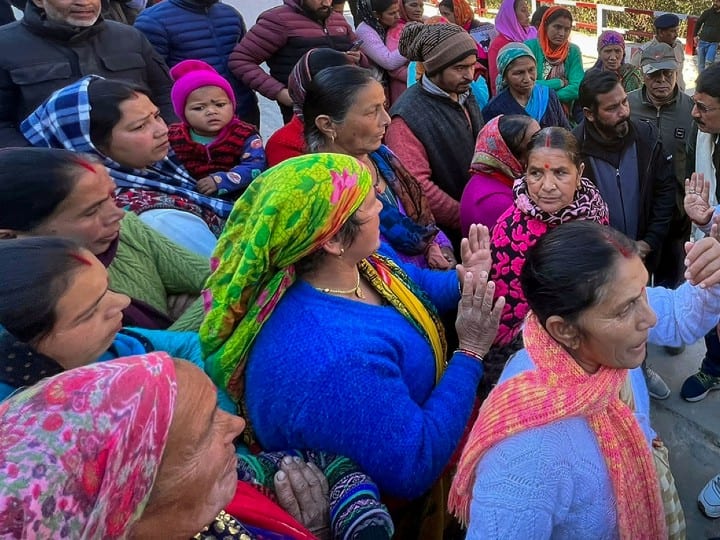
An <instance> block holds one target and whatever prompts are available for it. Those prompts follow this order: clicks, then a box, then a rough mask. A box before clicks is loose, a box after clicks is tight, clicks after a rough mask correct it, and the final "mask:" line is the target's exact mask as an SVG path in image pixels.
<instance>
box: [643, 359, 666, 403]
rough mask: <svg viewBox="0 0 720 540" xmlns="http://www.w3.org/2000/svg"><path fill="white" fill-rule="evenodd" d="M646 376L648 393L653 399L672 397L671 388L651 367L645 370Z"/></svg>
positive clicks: (646, 367)
mask: <svg viewBox="0 0 720 540" xmlns="http://www.w3.org/2000/svg"><path fill="white" fill-rule="evenodd" d="M643 373H644V374H645V382H646V383H647V387H648V393H649V394H650V397H651V398H653V399H667V398H669V397H670V388H669V387H668V385H667V384H665V381H664V380H663V378H662V377H661V376H660V375H658V374H657V373H656V372H655V371H654V370H653V369H651V368H650V366H645V368H644V369H643Z"/></svg>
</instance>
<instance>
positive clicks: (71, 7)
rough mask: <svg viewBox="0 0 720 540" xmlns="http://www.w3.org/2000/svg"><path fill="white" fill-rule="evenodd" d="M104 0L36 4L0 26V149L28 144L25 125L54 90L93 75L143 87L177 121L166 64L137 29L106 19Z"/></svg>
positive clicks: (43, 0) (165, 115) (41, 1)
mask: <svg viewBox="0 0 720 540" xmlns="http://www.w3.org/2000/svg"><path fill="white" fill-rule="evenodd" d="M100 10H101V5H100V0H72V1H71V2H68V1H67V0H33V1H30V2H28V3H27V6H26V7H25V13H24V17H23V19H22V20H20V21H17V22H14V23H10V24H8V25H5V26H2V27H0V50H2V51H6V54H4V55H3V56H2V57H0V148H4V147H8V146H27V144H28V143H27V142H26V141H25V139H24V138H23V136H22V135H21V134H20V132H19V131H18V129H17V127H18V125H19V124H20V122H21V121H22V120H23V119H24V118H25V117H26V116H27V115H28V114H29V113H31V112H32V111H33V110H34V109H35V108H36V107H37V106H38V105H40V104H41V103H42V102H43V101H44V100H45V99H46V98H47V97H48V96H50V94H52V92H54V91H55V90H57V89H59V88H62V87H64V86H66V85H68V84H70V83H72V82H75V81H76V80H78V79H80V78H81V77H83V76H85V75H89V74H95V75H100V76H102V77H106V78H112V79H122V80H125V81H128V82H131V83H135V84H139V85H143V86H145V87H147V88H148V89H149V90H150V93H151V97H152V99H153V101H154V102H155V104H156V105H157V106H158V107H159V108H160V111H161V114H162V116H163V118H164V119H165V120H166V121H168V122H170V121H175V119H176V118H175V114H174V113H173V110H172V104H171V103H170V89H171V87H172V82H171V80H170V75H169V73H168V69H167V66H166V65H165V62H163V60H162V59H161V58H160V57H159V56H158V55H157V53H156V52H155V50H154V49H153V47H152V45H150V43H149V42H148V41H147V39H145V37H144V36H143V35H142V34H141V33H140V32H139V31H138V30H136V29H135V28H133V27H131V26H128V25H125V24H122V23H118V22H114V21H105V20H103V19H102V17H101V16H100Z"/></svg>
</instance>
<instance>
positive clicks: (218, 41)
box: [134, 0, 259, 124]
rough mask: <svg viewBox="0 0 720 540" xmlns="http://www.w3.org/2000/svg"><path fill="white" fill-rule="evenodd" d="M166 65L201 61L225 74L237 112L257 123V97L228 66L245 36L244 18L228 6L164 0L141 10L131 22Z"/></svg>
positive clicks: (186, 0) (247, 119) (194, 0)
mask: <svg viewBox="0 0 720 540" xmlns="http://www.w3.org/2000/svg"><path fill="white" fill-rule="evenodd" d="M134 26H135V28H137V29H138V30H140V31H141V32H142V33H143V34H145V37H146V38H147V39H148V41H149V42H150V43H151V44H152V46H153V47H154V48H155V50H156V51H157V52H158V54H159V55H160V56H162V57H163V59H164V60H165V63H166V64H167V65H168V67H173V66H174V65H175V64H178V63H180V62H182V61H183V60H187V59H196V60H203V61H205V62H207V63H208V64H210V65H211V66H212V67H214V68H215V69H216V70H217V72H218V73H219V74H220V75H222V76H223V77H225V78H226V79H227V80H228V82H229V83H230V85H231V86H232V88H233V91H234V92H235V98H236V100H237V114H238V116H240V117H241V118H242V119H243V120H245V121H247V122H250V123H252V124H257V122H258V120H259V119H256V118H255V115H256V114H257V97H256V96H255V93H254V92H253V91H252V90H250V89H249V88H248V87H247V86H245V85H244V84H243V83H242V82H240V81H239V80H238V79H236V78H235V77H234V76H233V74H232V73H230V70H229V69H228V57H229V56H230V53H231V52H232V50H233V48H234V47H235V45H236V44H237V43H239V42H240V40H241V39H242V38H243V36H244V35H245V21H243V18H242V15H240V13H238V12H237V10H235V8H233V7H232V6H228V5H226V4H223V3H221V2H215V3H210V2H201V1H199V0H166V1H164V2H160V3H158V4H155V5H154V6H152V7H150V8H148V9H146V10H144V11H143V12H142V13H141V14H140V15H139V16H138V18H137V20H136V21H135V25H134Z"/></svg>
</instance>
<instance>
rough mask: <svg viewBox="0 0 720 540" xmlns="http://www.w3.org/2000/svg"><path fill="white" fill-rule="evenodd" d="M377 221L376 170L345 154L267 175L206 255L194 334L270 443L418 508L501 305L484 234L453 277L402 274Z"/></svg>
mask: <svg viewBox="0 0 720 540" xmlns="http://www.w3.org/2000/svg"><path fill="white" fill-rule="evenodd" d="M378 114H381V113H378ZM382 114H384V113H382ZM379 212H380V203H379V202H378V201H377V199H376V197H375V191H374V190H373V187H372V176H371V174H370V171H369V169H368V168H367V167H366V166H364V165H362V164H361V163H360V162H359V161H357V160H356V159H354V158H352V157H349V156H344V155H339V154H313V155H307V156H300V157H297V158H292V159H289V160H287V161H284V162H283V163H281V164H280V165H278V166H276V167H273V168H272V169H270V170H268V171H266V172H265V173H263V174H262V175H260V176H259V177H258V178H257V179H256V180H255V181H254V182H253V183H252V184H251V186H250V188H248V190H247V191H246V192H245V193H244V194H243V196H242V197H241V198H240V199H238V201H237V202H236V205H235V208H234V210H233V213H232V214H231V216H230V220H229V222H228V224H227V225H226V227H225V230H224V232H223V234H222V236H221V237H220V240H219V243H218V246H217V249H216V251H215V253H214V257H213V259H212V260H211V266H212V267H213V268H215V272H214V273H213V274H212V275H211V277H210V278H209V280H208V283H207V285H208V289H209V290H208V291H207V293H208V294H207V295H206V302H207V303H208V306H207V307H208V308H209V311H208V313H207V316H206V318H205V321H204V322H203V325H202V327H201V330H200V337H201V342H202V345H203V348H204V350H205V352H206V354H207V356H208V358H207V360H206V367H207V370H208V372H209V373H210V375H211V377H213V378H214V380H215V382H216V384H218V385H219V386H221V387H227V388H228V390H229V392H230V394H231V396H232V397H233V398H234V399H236V400H238V401H240V402H241V405H242V408H244V409H245V410H246V412H247V414H245V415H244V416H245V417H246V418H247V419H248V420H249V425H250V427H251V429H252V430H253V432H254V435H255V438H256V442H257V443H259V445H260V446H261V447H262V448H263V449H264V450H276V449H282V448H314V449H318V450H324V451H329V452H338V453H342V454H343V455H347V456H348V457H350V458H351V459H353V460H354V461H355V462H357V463H358V464H359V465H360V467H361V468H362V469H363V470H364V471H365V472H366V473H367V474H369V475H371V476H373V477H374V479H375V480H376V482H377V483H378V485H379V487H380V490H381V493H383V494H385V495H391V496H394V497H399V498H403V499H416V498H418V497H420V496H421V495H423V494H424V493H426V492H427V491H428V490H429V489H430V488H431V487H432V486H433V484H434V483H435V482H436V480H437V479H438V478H439V477H440V475H441V474H442V472H443V470H444V469H445V467H446V466H447V465H448V463H449V462H450V458H451V456H452V454H453V452H454V450H455V449H456V448H457V446H458V443H459V442H460V439H461V437H462V434H463V431H464V429H465V427H466V425H467V423H468V421H469V419H470V415H471V411H472V410H473V404H474V401H475V391H476V388H477V386H478V383H479V381H480V378H481V376H482V372H483V366H482V356H483V355H484V354H485V353H486V352H487V350H488V348H489V346H490V343H491V341H492V339H493V336H494V335H495V332H496V330H497V324H498V322H497V316H498V315H497V314H498V310H499V309H501V308H502V306H503V300H497V301H496V302H495V307H494V308H493V301H492V296H493V293H494V285H492V284H488V283H487V271H488V266H487V264H488V259H489V252H488V247H489V246H488V234H487V229H485V228H482V233H483V234H480V228H477V227H473V228H472V229H471V231H470V234H469V236H470V239H469V240H467V239H466V240H463V245H462V249H461V253H462V264H461V265H458V268H457V271H456V270H449V271H431V270H420V269H417V268H415V267H411V266H408V267H404V268H400V267H399V266H398V265H397V264H396V263H394V262H393V260H392V259H390V258H388V257H384V256H382V255H380V254H379V253H378V252H377V250H378V248H380V241H379V234H380V233H379V218H378V214H379ZM459 283H463V295H462V300H461V301H460V305H459V314H458V319H457V323H456V328H457V330H458V335H459V339H460V348H459V349H458V350H456V351H455V352H454V353H453V354H452V355H451V356H450V357H449V361H448V355H447V354H446V351H445V341H444V337H443V329H442V327H441V326H440V324H439V320H438V318H437V314H436V309H435V307H436V306H437V309H439V310H442V311H447V310H450V309H452V308H453V307H455V306H456V305H457V304H458V300H460V292H459V287H458V284H459ZM439 508H443V506H440V507H439ZM414 518H415V522H416V523H418V522H419V521H420V518H419V517H418V515H415V516H414Z"/></svg>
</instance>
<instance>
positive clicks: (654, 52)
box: [640, 43, 678, 75]
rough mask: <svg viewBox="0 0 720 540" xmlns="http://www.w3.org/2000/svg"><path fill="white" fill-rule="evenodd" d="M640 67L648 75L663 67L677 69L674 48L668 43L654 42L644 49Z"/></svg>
mask: <svg viewBox="0 0 720 540" xmlns="http://www.w3.org/2000/svg"><path fill="white" fill-rule="evenodd" d="M640 67H641V68H642V71H643V73H645V74H646V75H648V74H650V73H654V72H655V71H660V70H661V69H677V68H678V63H677V60H676V59H675V52H674V51H673V48H672V47H671V46H670V45H668V44H667V43H653V44H652V45H649V46H648V47H646V48H645V49H643V51H642V56H641V57H640Z"/></svg>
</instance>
